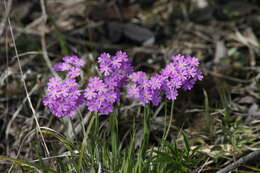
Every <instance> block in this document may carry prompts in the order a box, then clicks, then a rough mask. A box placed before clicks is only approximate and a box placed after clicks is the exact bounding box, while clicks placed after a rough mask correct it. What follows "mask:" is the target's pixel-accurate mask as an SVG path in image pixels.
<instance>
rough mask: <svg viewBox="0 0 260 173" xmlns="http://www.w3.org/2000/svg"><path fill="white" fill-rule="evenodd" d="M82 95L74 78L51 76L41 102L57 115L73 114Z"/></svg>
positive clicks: (80, 101)
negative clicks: (45, 94)
mask: <svg viewBox="0 0 260 173" xmlns="http://www.w3.org/2000/svg"><path fill="white" fill-rule="evenodd" d="M82 99H83V98H82V95H81V93H80V90H79V87H78V84H77V82H76V80H75V79H71V78H66V79H64V80H62V79H60V78H59V77H52V78H50V79H49V82H48V89H47V96H46V97H44V99H43V104H44V105H45V106H47V107H48V108H49V109H50V110H51V112H52V113H53V114H54V115H56V116H57V117H64V116H73V115H74V114H75V113H76V110H77V108H78V107H79V106H80V104H82V101H83V100H82Z"/></svg>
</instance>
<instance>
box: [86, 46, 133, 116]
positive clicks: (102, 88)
mask: <svg viewBox="0 0 260 173" xmlns="http://www.w3.org/2000/svg"><path fill="white" fill-rule="evenodd" d="M98 63H99V71H100V72H101V73H102V75H103V76H102V78H100V77H91V78H90V79H89V81H88V85H87V88H86V89H85V91H84V96H85V98H86V104H87V107H88V109H89V110H90V111H97V112H100V113H101V114H108V113H110V112H112V111H113V104H114V103H115V102H118V101H119V99H120V89H121V88H123V87H124V86H125V85H126V84H127V77H128V76H129V75H130V74H131V73H132V72H133V67H132V65H131V61H130V59H129V58H128V56H127V54H126V53H125V52H122V51H118V52H117V53H116V55H115V56H111V55H110V54H108V53H102V54H101V55H100V57H98Z"/></svg>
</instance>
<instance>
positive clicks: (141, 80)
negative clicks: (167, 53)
mask: <svg viewBox="0 0 260 173" xmlns="http://www.w3.org/2000/svg"><path fill="white" fill-rule="evenodd" d="M198 66H199V61H198V59H197V58H195V57H192V56H184V55H176V56H172V57H171V62H170V63H169V64H167V65H166V67H165V68H164V69H162V70H161V71H160V73H159V74H154V75H153V76H151V78H150V79H148V77H147V75H146V74H145V73H144V72H135V73H132V74H131V75H130V77H129V78H130V80H131V84H130V85H129V87H128V96H129V97H131V98H136V99H139V100H140V101H141V102H143V103H148V102H149V101H151V102H152V103H153V104H154V105H158V104H159V103H160V101H161V99H162V95H163V94H164V95H165V96H166V98H168V99H170V100H175V99H176V98H177V96H178V92H179V89H183V90H190V89H191V88H192V87H193V85H194V84H195V82H196V81H197V80H202V79H203V75H202V71H201V70H200V69H198Z"/></svg>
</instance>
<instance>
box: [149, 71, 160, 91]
mask: <svg viewBox="0 0 260 173" xmlns="http://www.w3.org/2000/svg"><path fill="white" fill-rule="evenodd" d="M162 81H163V78H162V76H161V75H158V74H155V75H153V76H152V77H151V79H150V80H149V86H150V87H151V89H153V90H154V89H160V87H161V85H162Z"/></svg>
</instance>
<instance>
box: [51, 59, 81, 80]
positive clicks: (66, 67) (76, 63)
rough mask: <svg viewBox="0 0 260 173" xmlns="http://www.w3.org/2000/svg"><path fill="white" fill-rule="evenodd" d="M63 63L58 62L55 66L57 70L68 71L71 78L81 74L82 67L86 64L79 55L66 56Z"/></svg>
mask: <svg viewBox="0 0 260 173" xmlns="http://www.w3.org/2000/svg"><path fill="white" fill-rule="evenodd" d="M63 61H64V62H61V63H57V64H55V65H54V66H53V69H54V70H55V71H64V72H68V77H69V78H76V77H78V76H80V67H83V66H84V65H85V61H84V60H82V59H79V58H78V57H77V56H65V57H63Z"/></svg>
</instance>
